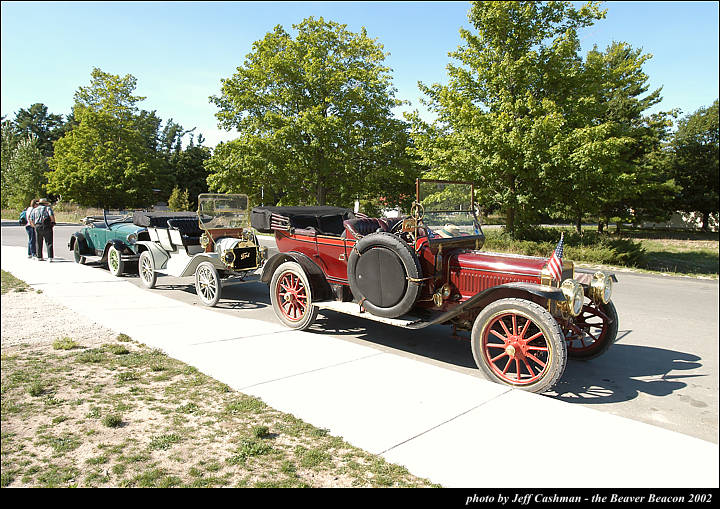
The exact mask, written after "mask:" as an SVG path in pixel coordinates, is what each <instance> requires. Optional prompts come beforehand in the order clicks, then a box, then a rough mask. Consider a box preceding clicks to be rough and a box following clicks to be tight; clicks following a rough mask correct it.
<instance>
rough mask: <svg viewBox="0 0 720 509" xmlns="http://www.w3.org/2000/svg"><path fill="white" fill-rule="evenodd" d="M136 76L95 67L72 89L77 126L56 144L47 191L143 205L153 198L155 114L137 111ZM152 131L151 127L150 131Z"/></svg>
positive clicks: (80, 199) (92, 202) (89, 201)
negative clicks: (82, 84)
mask: <svg viewBox="0 0 720 509" xmlns="http://www.w3.org/2000/svg"><path fill="white" fill-rule="evenodd" d="M136 82H137V80H136V79H135V78H134V77H133V76H131V75H129V74H128V75H126V76H125V77H122V78H121V77H119V76H115V75H111V74H108V73H104V72H103V71H101V70H100V69H93V72H92V79H91V83H90V85H89V86H88V87H80V88H79V89H78V91H77V92H76V93H75V106H74V107H73V119H74V122H75V123H76V125H75V127H74V128H73V129H72V130H70V131H69V132H68V133H67V134H66V135H65V136H64V137H62V138H60V139H59V140H58V141H57V142H56V143H55V153H54V156H53V157H52V158H51V159H50V160H49V165H50V168H52V170H53V171H52V172H50V173H49V176H48V190H49V191H50V192H53V193H55V194H57V195H61V196H62V197H63V199H65V200H72V201H75V202H77V203H79V204H81V205H88V206H104V207H142V206H147V205H148V204H149V203H151V202H152V200H153V184H154V173H155V170H156V167H157V153H156V131H157V128H158V126H159V119H158V118H157V117H156V116H155V114H154V112H150V113H148V112H145V111H142V112H139V111H138V108H137V103H138V102H140V101H141V100H143V99H144V98H143V97H139V96H134V95H132V94H133V91H134V89H135V86H136ZM153 129H154V130H155V131H153Z"/></svg>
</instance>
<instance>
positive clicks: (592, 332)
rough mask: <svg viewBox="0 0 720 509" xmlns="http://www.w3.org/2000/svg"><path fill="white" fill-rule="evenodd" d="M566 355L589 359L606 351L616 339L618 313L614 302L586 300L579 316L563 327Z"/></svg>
mask: <svg viewBox="0 0 720 509" xmlns="http://www.w3.org/2000/svg"><path fill="white" fill-rule="evenodd" d="M564 332H565V340H566V342H567V350H568V356H569V357H570V358H571V359H575V360H584V361H587V360H590V359H594V358H595V357H599V356H600V355H602V354H604V353H605V352H607V350H608V348H610V346H611V345H612V344H613V343H614V342H615V339H617V333H618V314H617V310H616V309H615V304H613V303H612V301H611V302H608V303H607V304H602V303H601V304H599V305H597V304H595V303H593V302H588V303H586V304H585V306H583V310H582V312H581V313H580V315H579V316H577V317H575V318H574V319H573V321H572V323H570V324H569V325H568V327H566V328H565V330H564Z"/></svg>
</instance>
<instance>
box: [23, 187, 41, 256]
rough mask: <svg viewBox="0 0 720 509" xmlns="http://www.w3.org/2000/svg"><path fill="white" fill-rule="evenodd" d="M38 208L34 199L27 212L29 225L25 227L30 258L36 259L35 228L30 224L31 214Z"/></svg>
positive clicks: (26, 217) (26, 216)
mask: <svg viewBox="0 0 720 509" xmlns="http://www.w3.org/2000/svg"><path fill="white" fill-rule="evenodd" d="M37 206H38V201H37V200H36V199H35V198H33V199H32V201H31V202H30V206H29V207H28V208H27V209H26V210H25V219H26V220H27V224H26V225H25V232H26V233H27V236H28V258H35V256H36V255H35V253H37V246H36V245H35V228H33V226H32V225H31V224H30V214H32V211H33V209H34V208H35V207H37Z"/></svg>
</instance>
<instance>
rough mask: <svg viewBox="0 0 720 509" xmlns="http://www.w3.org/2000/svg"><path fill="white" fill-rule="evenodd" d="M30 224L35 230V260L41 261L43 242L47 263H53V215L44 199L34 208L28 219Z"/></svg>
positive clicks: (48, 203)
mask: <svg viewBox="0 0 720 509" xmlns="http://www.w3.org/2000/svg"><path fill="white" fill-rule="evenodd" d="M28 220H29V221H30V224H31V225H32V226H33V228H35V240H36V245H37V259H38V260H39V261H42V260H43V240H44V241H45V244H46V245H47V250H48V261H49V262H51V261H53V256H54V254H55V253H54V252H53V227H54V226H55V213H54V212H53V209H52V208H50V202H49V201H47V199H46V198H40V199H39V200H38V206H37V207H35V208H34V209H33V211H32V214H30V218H29V219H28Z"/></svg>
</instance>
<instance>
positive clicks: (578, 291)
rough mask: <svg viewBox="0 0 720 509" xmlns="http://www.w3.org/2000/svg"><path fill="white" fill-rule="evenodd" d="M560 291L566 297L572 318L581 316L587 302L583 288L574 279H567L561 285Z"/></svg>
mask: <svg viewBox="0 0 720 509" xmlns="http://www.w3.org/2000/svg"><path fill="white" fill-rule="evenodd" d="M560 289H561V290H562V292H563V295H565V301H566V303H567V310H568V312H569V313H570V314H571V315H572V316H577V315H579V314H580V312H581V311H582V308H583V303H584V301H585V293H584V292H583V288H582V286H581V285H580V283H578V282H577V281H575V280H574V279H566V280H565V281H563V282H562V284H561V285H560Z"/></svg>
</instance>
